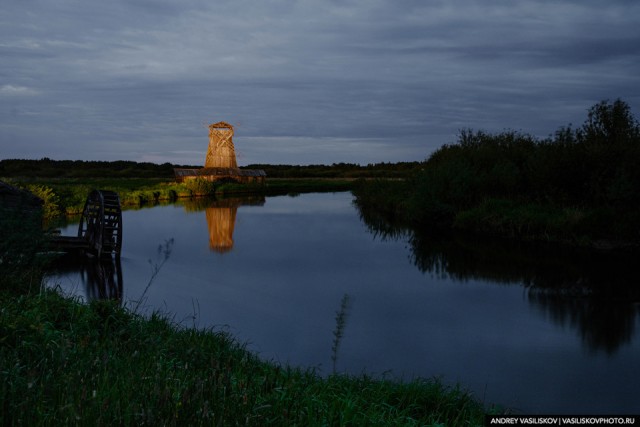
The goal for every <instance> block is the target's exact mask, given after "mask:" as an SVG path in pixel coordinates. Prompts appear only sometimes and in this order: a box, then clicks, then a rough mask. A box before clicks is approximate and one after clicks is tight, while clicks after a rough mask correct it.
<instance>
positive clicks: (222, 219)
mask: <svg viewBox="0 0 640 427" xmlns="http://www.w3.org/2000/svg"><path fill="white" fill-rule="evenodd" d="M264 203H265V198H264V197H263V196H253V197H231V198H225V199H210V198H202V199H192V200H185V201H183V202H182V204H183V205H184V208H185V210H186V211H187V212H198V211H203V210H204V211H205V217H206V219H207V229H208V231H209V249H211V250H212V251H214V252H218V253H221V254H223V253H227V252H229V251H231V250H232V249H233V244H234V242H233V232H234V230H235V225H236V213H237V211H238V207H239V206H262V205H264Z"/></svg>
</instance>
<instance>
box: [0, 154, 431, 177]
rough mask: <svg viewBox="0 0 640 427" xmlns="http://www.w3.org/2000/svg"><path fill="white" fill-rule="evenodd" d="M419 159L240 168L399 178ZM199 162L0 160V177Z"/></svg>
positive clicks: (143, 173)
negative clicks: (394, 161)
mask: <svg viewBox="0 0 640 427" xmlns="http://www.w3.org/2000/svg"><path fill="white" fill-rule="evenodd" d="M421 164H422V162H400V163H376V164H369V165H366V166H361V165H358V164H353V163H334V164H332V165H305V166H301V165H268V164H253V165H248V166H245V167H241V169H262V170H264V171H265V172H266V173H267V177H271V178H373V177H380V178H382V177H384V178H401V177H406V176H407V175H408V174H410V173H411V172H413V171H415V170H416V169H419V168H420V165H421ZM199 167H201V166H185V165H173V164H171V163H163V164H160V165H159V164H155V163H148V162H144V163H138V162H133V161H125V160H118V161H112V162H107V161H83V160H51V159H49V158H46V157H45V158H42V159H40V160H20V159H6V160H0V177H5V178H107V177H111V178H115V177H118V178H167V179H171V178H173V177H174V173H173V169H174V168H199Z"/></svg>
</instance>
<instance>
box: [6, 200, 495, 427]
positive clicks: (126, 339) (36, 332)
mask: <svg viewBox="0 0 640 427" xmlns="http://www.w3.org/2000/svg"><path fill="white" fill-rule="evenodd" d="M36 223H37V221H36V220H34V223H33V224H28V221H26V220H25V217H24V216H23V215H19V214H15V215H9V214H7V212H3V215H1V216H0V234H1V235H0V259H2V263H0V306H2V307H3V308H2V312H1V316H0V331H1V333H0V340H1V343H2V346H1V349H0V352H1V353H0V354H1V355H2V357H0V365H1V366H0V380H2V384H3V385H2V387H0V398H1V399H2V412H1V413H0V417H1V422H2V424H8V425H12V424H22V423H23V424H27V425H32V424H33V425H59V424H91V425H113V424H136V425H139V424H148V425H166V424H169V425H182V424H184V425H219V424H222V425H236V424H243V425H433V424H444V425H481V424H482V422H483V416H484V412H485V409H484V408H483V406H482V405H481V404H480V403H478V401H477V400H475V399H474V398H473V397H472V396H471V395H470V394H468V393H466V392H465V391H464V390H462V389H460V388H458V387H454V388H451V387H448V386H445V385H443V384H442V383H440V382H439V381H437V380H423V379H415V380H413V381H410V382H407V383H398V382H394V381H387V380H381V379H374V378H370V377H366V376H359V377H349V376H344V375H330V376H329V377H321V376H319V375H318V374H316V373H315V372H314V371H313V370H307V369H298V368H292V367H288V366H284V365H280V364H279V363H276V362H272V361H265V360H261V359H259V358H258V357H257V356H256V355H255V354H253V353H251V352H249V351H247V350H246V349H245V347H244V346H243V345H242V344H241V343H238V342H237V341H235V340H234V338H233V337H231V336H229V335H228V334H226V333H224V332H221V331H217V330H214V329H206V330H197V329H189V328H184V327H180V326H178V325H176V324H174V323H173V322H172V321H171V319H170V317H168V316H165V315H163V314H160V313H155V314H152V315H149V316H145V317H143V316H140V315H138V314H136V313H135V310H132V309H130V308H129V309H127V308H126V307H125V308H122V307H120V305H119V304H118V302H116V301H109V300H98V301H94V302H91V303H90V304H82V303H80V302H79V301H77V300H73V299H69V298H64V297H63V296H61V295H59V294H58V293H56V292H55V291H53V290H44V289H41V287H40V284H41V279H42V273H41V272H42V270H41V268H42V267H43V266H44V262H45V261H46V259H44V258H43V256H42V253H43V252H42V251H43V249H44V248H46V239H45V237H46V236H44V235H43V234H42V232H41V231H39V230H38V228H37V227H30V226H29V225H34V224H36Z"/></svg>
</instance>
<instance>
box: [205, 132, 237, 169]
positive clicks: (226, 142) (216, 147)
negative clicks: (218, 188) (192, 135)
mask: <svg viewBox="0 0 640 427" xmlns="http://www.w3.org/2000/svg"><path fill="white" fill-rule="evenodd" d="M204 167H205V168H232V169H237V168H238V163H237V161H236V151H235V149H234V148H233V126H232V125H230V124H229V123H227V122H218V123H214V124H212V125H209V149H208V150H207V157H206V159H205V162H204Z"/></svg>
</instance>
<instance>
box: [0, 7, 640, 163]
mask: <svg viewBox="0 0 640 427" xmlns="http://www.w3.org/2000/svg"><path fill="white" fill-rule="evenodd" d="M639 19H640V1H637V0H606V1H604V0H597V1H595V0H574V1H569V0H566V1H565V0H526V1H524V0H522V1H520V0H484V1H479V0H478V1H472V0H215V1H214V0H109V1H94V0H55V1H53V0H0V159H10V158H20V159H39V158H43V157H49V158H51V159H56V160H134V161H139V162H142V161H146V162H154V163H164V162H171V163H174V164H182V165H200V164H204V158H205V154H206V150H207V145H208V129H207V126H208V125H209V124H211V123H215V122H218V121H226V122H228V123H231V124H232V125H234V126H235V134H234V137H233V141H234V144H235V148H236V154H237V157H238V163H239V164H240V165H248V164H252V163H270V164H300V165H306V164H332V163H340V162H345V163H358V164H362V165H366V164H369V163H378V162H399V161H421V160H425V159H426V158H428V157H429V155H430V154H431V153H433V152H434V151H435V150H437V149H438V148H439V147H441V146H442V145H443V144H451V143H455V142H456V140H457V136H458V134H459V132H460V130H462V129H473V130H483V131H486V132H492V133H497V132H501V131H504V130H516V131H521V132H524V133H528V134H531V135H534V136H536V137H540V138H544V137H547V136H549V135H551V134H553V133H554V132H555V131H556V130H558V129H559V128H560V127H562V126H567V125H569V124H573V125H574V127H576V126H580V125H581V124H582V123H583V122H584V121H585V119H586V114H587V110H588V109H589V108H590V107H591V106H593V105H594V104H596V103H597V102H599V101H602V100H610V101H613V100H615V99H618V98H620V99H622V100H623V101H625V102H627V103H628V104H629V105H630V107H631V111H632V113H633V114H634V115H635V117H636V118H640V25H638V21H639Z"/></svg>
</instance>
